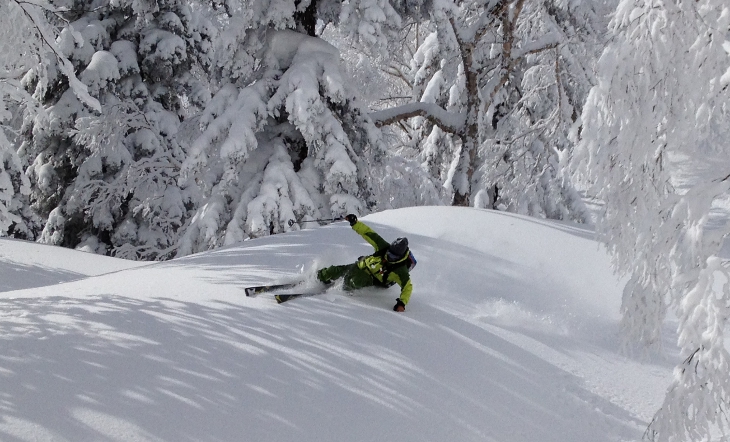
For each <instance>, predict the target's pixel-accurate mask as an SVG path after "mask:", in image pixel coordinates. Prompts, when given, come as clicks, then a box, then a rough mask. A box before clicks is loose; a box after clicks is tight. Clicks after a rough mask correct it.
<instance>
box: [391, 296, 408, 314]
mask: <svg viewBox="0 0 730 442" xmlns="http://www.w3.org/2000/svg"><path fill="white" fill-rule="evenodd" d="M393 311H394V312H404V311H406V305H405V304H403V301H401V300H400V298H398V299H396V300H395V306H394V307H393Z"/></svg>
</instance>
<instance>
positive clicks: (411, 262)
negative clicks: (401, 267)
mask: <svg viewBox="0 0 730 442" xmlns="http://www.w3.org/2000/svg"><path fill="white" fill-rule="evenodd" d="M406 264H407V265H408V271H409V272H410V271H411V270H413V269H415V268H416V264H418V261H416V257H415V256H413V252H411V250H410V249H409V250H408V258H407V259H406Z"/></svg>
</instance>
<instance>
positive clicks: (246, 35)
mask: <svg viewBox="0 0 730 442" xmlns="http://www.w3.org/2000/svg"><path fill="white" fill-rule="evenodd" d="M219 6H220V7H219V9H220V10H224V11H226V17H225V22H226V24H227V26H226V27H225V29H224V30H223V31H222V33H221V39H220V45H219V46H217V60H218V63H217V64H216V71H217V73H218V78H219V79H220V87H219V89H218V91H217V92H216V93H215V96H214V97H213V99H212V100H211V101H210V103H209V105H208V106H207V108H206V110H205V111H204V112H203V114H202V116H201V118H200V125H201V129H202V133H201V135H200V136H199V137H198V138H197V139H196V140H195V142H194V143H193V145H192V146H191V149H190V152H191V153H190V156H189V157H188V158H187V160H186V162H185V164H184V169H183V172H184V173H183V176H182V179H181V181H180V184H181V186H182V187H183V188H184V189H185V192H186V194H187V195H189V200H188V202H189V203H190V204H191V205H193V206H195V207H196V210H195V213H194V215H193V216H192V219H191V223H190V225H189V227H188V228H187V230H186V233H185V235H184V237H183V238H182V240H181V242H180V253H181V254H187V253H193V252H196V251H200V250H206V249H209V248H213V247H216V246H219V245H222V244H230V243H233V242H235V241H241V240H243V239H246V238H249V237H257V236H261V235H269V234H273V233H279V232H285V231H289V230H292V229H297V228H299V226H298V223H299V222H301V221H306V220H311V219H314V218H320V217H332V216H340V215H344V214H346V213H350V212H354V213H366V212H368V211H370V210H372V208H373V207H374V206H375V204H376V201H377V195H375V193H374V192H375V191H374V187H373V184H372V178H371V176H372V172H371V171H372V170H373V169H377V168H379V167H380V161H381V158H382V155H383V151H382V145H381V139H380V134H379V131H378V130H377V129H376V127H375V126H374V125H373V123H372V122H371V120H370V119H369V118H368V115H367V110H366V109H365V108H364V106H363V104H362V103H361V102H360V101H359V99H358V98H357V92H356V91H355V90H354V89H353V88H351V86H350V84H349V82H348V81H347V79H346V77H344V76H343V70H342V69H341V65H340V56H339V52H338V51H337V50H336V49H335V48H334V47H333V46H331V45H330V44H328V43H326V42H325V41H324V40H322V39H321V38H319V37H317V36H316V35H315V34H316V29H315V23H316V19H317V18H319V19H321V20H323V21H324V22H325V23H330V22H336V23H338V24H339V26H340V27H341V29H342V30H343V31H344V32H346V33H348V35H350V37H351V38H353V39H355V40H363V41H367V42H369V43H375V44H377V43H378V42H379V41H380V39H382V37H383V34H382V29H383V27H384V26H386V25H387V23H388V22H387V19H388V18H391V19H392V20H395V21H396V22H397V20H398V16H397V14H396V13H395V11H394V10H393V9H392V8H391V7H390V6H389V5H388V3H387V2H382V1H381V2H377V1H373V2H370V1H364V2H352V3H348V4H341V5H340V4H331V3H329V2H316V1H312V2H310V3H307V2H304V1H302V2H298V1H296V2H295V1H288V0H273V1H269V2H241V3H234V2H232V1H228V2H226V3H224V4H221V5H219ZM366 25H367V26H366Z"/></svg>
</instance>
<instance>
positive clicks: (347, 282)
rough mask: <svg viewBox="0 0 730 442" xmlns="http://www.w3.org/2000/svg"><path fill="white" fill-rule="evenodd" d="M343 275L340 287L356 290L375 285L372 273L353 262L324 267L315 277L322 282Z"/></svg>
mask: <svg viewBox="0 0 730 442" xmlns="http://www.w3.org/2000/svg"><path fill="white" fill-rule="evenodd" d="M342 277H344V278H345V279H344V284H343V285H342V288H344V289H345V290H356V289H361V288H363V287H370V286H373V285H375V281H374V280H373V277H372V275H371V274H370V273H369V272H368V271H367V270H363V269H361V268H360V267H358V266H357V263H355V264H347V265H341V266H331V267H325V268H323V269H321V270H320V271H318V272H317V278H319V280H320V281H322V282H331V281H334V280H335V279H338V278H342Z"/></svg>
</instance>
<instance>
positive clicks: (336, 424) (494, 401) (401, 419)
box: [0, 207, 674, 442]
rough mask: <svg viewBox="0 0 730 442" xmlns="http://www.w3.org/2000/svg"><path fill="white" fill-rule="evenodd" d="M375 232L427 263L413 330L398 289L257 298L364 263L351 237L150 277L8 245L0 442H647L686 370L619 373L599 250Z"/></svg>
mask: <svg viewBox="0 0 730 442" xmlns="http://www.w3.org/2000/svg"><path fill="white" fill-rule="evenodd" d="M363 221H364V222H366V223H367V224H369V225H370V226H371V227H373V228H374V229H375V230H376V231H377V232H379V233H380V234H381V235H382V236H383V237H385V238H386V239H388V240H390V239H393V238H395V237H397V236H407V237H408V239H409V241H410V244H411V248H412V250H413V251H414V253H415V254H416V257H417V258H418V262H419V263H418V266H417V268H416V269H415V270H414V271H413V273H412V279H413V282H414V293H413V296H412V298H411V303H410V304H409V305H408V309H407V312H405V313H401V314H398V313H395V312H393V311H392V310H391V308H392V305H393V304H394V302H395V298H396V297H397V295H398V289H397V287H394V288H391V289H388V290H382V289H369V290H361V291H359V292H356V293H344V292H343V291H341V290H340V289H339V288H337V287H333V288H330V289H329V290H328V291H327V292H326V293H325V294H323V295H321V296H315V297H308V298H302V299H297V300H293V301H290V302H288V303H286V304H282V305H277V304H276V302H275V301H274V300H273V298H272V297H271V295H261V296H259V297H257V298H247V297H246V296H245V295H244V291H243V288H244V287H246V286H248V285H255V284H260V283H267V282H274V281H280V280H293V279H297V278H301V277H304V278H308V279H310V280H311V279H312V274H313V271H314V269H315V268H316V267H318V266H324V265H329V264H333V263H347V262H351V261H353V260H354V259H355V258H356V257H357V256H359V255H362V254H367V253H369V252H370V251H371V250H372V249H371V248H370V247H369V246H368V245H367V244H366V243H365V242H364V241H363V240H362V239H361V238H360V237H359V236H358V235H357V234H356V233H354V232H353V231H352V230H351V229H350V227H349V225H348V224H347V223H344V222H342V223H336V224H333V225H330V226H325V227H317V228H313V229H310V230H305V231H300V232H294V233H289V234H283V235H276V236H272V237H266V238H261V239H257V240H252V241H247V242H244V243H242V244H240V245H237V246H234V247H228V248H224V249H220V250H216V251H213V252H209V253H202V254H198V255H193V256H189V257H185V258H181V259H177V260H173V261H169V262H164V263H155V264H149V263H134V262H127V261H121V260H115V259H111V258H104V257H99V256H96V255H91V254H86V253H83V252H76V251H70V250H65V249H60V248H53V247H48V246H40V245H36V244H28V243H23V242H19V241H12V240H0V291H2V293H0V440H2V441H74V442H76V441H161V440H164V441H176V442H177V441H298V442H314V441H317V442H320V441H332V442H335V441H337V442H341V441H379V442H382V441H397V442H406V441H418V442H425V441H434V442H436V441H439V442H440V441H461V442H465V441H500V442H522V441H524V442H548V441H559V442H587V441H591V442H601V441H632V440H639V439H640V438H641V435H642V432H643V430H644V427H645V425H646V423H647V421H648V420H649V419H651V416H652V415H653V412H654V411H655V410H656V409H657V408H658V407H659V405H660V403H661V399H662V398H663V395H664V390H665V388H666V387H667V385H668V384H669V379H670V376H671V369H672V366H673V363H674V358H673V356H674V355H673V354H670V355H667V358H666V360H656V361H650V360H646V359H632V358H629V357H626V356H624V355H622V354H621V353H620V352H619V340H618V336H617V332H618V321H619V313H618V310H619V304H620V298H621V284H620V282H619V281H618V280H617V278H616V277H615V276H614V275H613V274H612V273H611V270H610V266H609V259H608V257H607V256H606V254H605V252H604V251H603V250H602V249H601V248H600V247H599V246H598V244H597V243H596V242H595V241H594V240H593V239H592V234H591V232H589V231H587V230H585V229H584V228H582V227H579V226H575V225H571V224H565V223H556V222H549V221H542V220H538V219H534V218H526V217H521V216H516V215H513V214H507V213H500V212H492V211H485V210H476V209H464V208H453V207H439V208H435V207H420V208H410V209H401V210H393V211H387V212H383V213H378V214H374V215H371V216H368V217H365V218H363ZM315 284H316V283H315V282H310V283H308V286H309V287H314V286H315Z"/></svg>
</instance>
